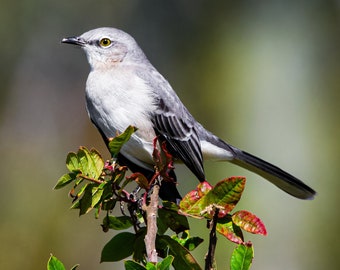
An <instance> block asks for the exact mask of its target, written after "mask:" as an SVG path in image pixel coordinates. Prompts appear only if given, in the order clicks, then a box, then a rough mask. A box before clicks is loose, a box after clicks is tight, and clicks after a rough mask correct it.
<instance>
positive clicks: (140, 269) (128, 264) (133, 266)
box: [124, 260, 146, 270]
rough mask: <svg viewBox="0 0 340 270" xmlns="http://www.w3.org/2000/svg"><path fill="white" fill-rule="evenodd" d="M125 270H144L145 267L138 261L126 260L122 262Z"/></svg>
mask: <svg viewBox="0 0 340 270" xmlns="http://www.w3.org/2000/svg"><path fill="white" fill-rule="evenodd" d="M124 266H125V270H146V268H145V267H144V266H143V265H140V264H139V263H137V262H135V261H132V260H127V261H125V262H124Z"/></svg>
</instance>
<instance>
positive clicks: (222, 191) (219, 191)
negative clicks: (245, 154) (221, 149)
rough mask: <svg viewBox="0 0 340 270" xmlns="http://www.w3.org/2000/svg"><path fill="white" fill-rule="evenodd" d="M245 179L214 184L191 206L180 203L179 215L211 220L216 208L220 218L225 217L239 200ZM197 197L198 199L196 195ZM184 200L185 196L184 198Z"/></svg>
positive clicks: (231, 179)
mask: <svg viewBox="0 0 340 270" xmlns="http://www.w3.org/2000/svg"><path fill="white" fill-rule="evenodd" d="M245 182H246V179H245V178H244V177H231V178H227V179H224V180H222V181H220V182H218V183H217V184H216V186H214V187H213V188H212V189H211V190H209V191H208V192H206V193H205V194H204V195H203V196H202V197H201V198H199V199H198V200H196V202H194V203H193V204H191V203H187V202H183V203H182V201H183V200H182V201H181V203H180V209H181V211H180V212H181V213H183V214H184V215H189V216H192V217H196V218H202V217H205V218H208V219H211V218H212V217H213V215H214V211H215V209H216V208H219V209H220V212H221V215H219V217H221V216H225V215H226V214H227V213H229V212H230V211H231V210H232V209H234V207H235V205H236V204H237V202H238V201H239V200H240V198H241V195H242V192H243V189H244V186H245ZM197 196H198V197H199V195H198V193H197ZM185 198H186V196H185Z"/></svg>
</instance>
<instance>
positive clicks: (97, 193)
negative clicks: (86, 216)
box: [91, 183, 106, 208]
mask: <svg viewBox="0 0 340 270" xmlns="http://www.w3.org/2000/svg"><path fill="white" fill-rule="evenodd" d="M103 184H106V183H103ZM103 192H104V189H103V185H102V184H101V185H100V186H99V187H94V188H93V189H92V201H91V207H92V208H93V207H95V206H96V205H97V203H99V202H100V199H101V198H102V195H103Z"/></svg>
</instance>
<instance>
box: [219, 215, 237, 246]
mask: <svg viewBox="0 0 340 270" xmlns="http://www.w3.org/2000/svg"><path fill="white" fill-rule="evenodd" d="M229 217H230V216H229ZM216 231H218V232H219V233H220V234H222V235H223V236H225V237H226V238H227V239H229V240H230V241H231V242H233V243H236V244H241V243H243V235H242V231H241V230H240V228H238V227H234V226H233V222H232V221H231V220H230V221H227V222H225V223H220V222H218V223H217V224H216Z"/></svg>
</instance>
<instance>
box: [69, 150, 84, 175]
mask: <svg viewBox="0 0 340 270" xmlns="http://www.w3.org/2000/svg"><path fill="white" fill-rule="evenodd" d="M66 167H67V168H68V169H69V171H70V172H77V171H80V170H81V167H80V164H79V160H78V155H77V154H76V153H74V152H70V153H68V155H67V157H66Z"/></svg>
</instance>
